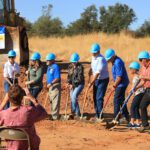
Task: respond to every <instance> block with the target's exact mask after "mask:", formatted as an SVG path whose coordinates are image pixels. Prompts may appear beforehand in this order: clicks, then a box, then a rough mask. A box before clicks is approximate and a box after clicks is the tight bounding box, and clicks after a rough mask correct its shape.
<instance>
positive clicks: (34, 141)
mask: <svg viewBox="0 0 150 150" xmlns="http://www.w3.org/2000/svg"><path fill="white" fill-rule="evenodd" d="M24 95H25V91H24V90H23V89H22V88H21V87H20V86H19V85H16V86H11V87H10V89H9V92H8V98H9V101H10V104H11V107H10V108H9V109H7V110H1V111H0V126H7V127H14V128H23V129H25V131H26V132H27V133H28V134H29V138H30V143H31V150H38V149H39V144H40V138H39V137H38V135H37V134H36V131H35V126H34V123H35V122H37V121H40V120H42V119H44V118H46V117H47V113H46V111H45V109H44V108H43V107H42V106H41V105H40V104H38V103H37V102H36V100H35V99H34V98H33V97H31V95H28V96H26V99H28V100H30V101H31V102H32V103H33V104H34V106H35V107H31V106H22V105H21V104H22V99H23V97H24ZM3 103H5V102H3ZM2 105H4V104H2ZM2 105H1V106H2ZM2 107H3V106H2ZM2 107H1V109H2ZM7 149H8V150H27V149H28V143H27V142H26V141H8V142H7Z"/></svg>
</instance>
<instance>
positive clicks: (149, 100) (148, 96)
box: [140, 89, 150, 127]
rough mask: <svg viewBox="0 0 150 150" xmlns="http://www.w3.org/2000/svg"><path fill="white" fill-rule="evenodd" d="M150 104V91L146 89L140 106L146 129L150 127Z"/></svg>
mask: <svg viewBox="0 0 150 150" xmlns="http://www.w3.org/2000/svg"><path fill="white" fill-rule="evenodd" d="M149 104H150V89H146V92H145V93H144V96H143V98H142V101H141V104H140V109H141V119H142V125H143V126H144V127H146V126H148V125H149V124H148V114H147V108H148V105H149Z"/></svg>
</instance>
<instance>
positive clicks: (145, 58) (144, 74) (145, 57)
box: [137, 51, 150, 132]
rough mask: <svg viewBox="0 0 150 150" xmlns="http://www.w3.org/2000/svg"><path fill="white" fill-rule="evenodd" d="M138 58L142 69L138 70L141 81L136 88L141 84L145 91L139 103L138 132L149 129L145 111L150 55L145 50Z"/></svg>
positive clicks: (149, 92)
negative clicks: (140, 124)
mask: <svg viewBox="0 0 150 150" xmlns="http://www.w3.org/2000/svg"><path fill="white" fill-rule="evenodd" d="M138 58H139V61H140V63H141V66H142V69H141V72H140V79H141V82H140V84H139V85H138V87H137V89H138V88H139V87H142V86H144V88H145V93H144V96H143V98H142V101H141V103H140V109H141V120H142V126H141V127H140V128H139V129H138V131H139V132H143V131H144V130H149V129H150V127H149V123H148V113H147V108H148V106H149V105H150V55H149V53H148V52H147V51H142V52H141V53H140V54H139V56H138Z"/></svg>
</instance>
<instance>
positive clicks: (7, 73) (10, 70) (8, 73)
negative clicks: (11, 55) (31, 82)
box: [3, 61, 20, 79]
mask: <svg viewBox="0 0 150 150" xmlns="http://www.w3.org/2000/svg"><path fill="white" fill-rule="evenodd" d="M14 73H15V74H18V73H20V67H19V65H18V64H17V63H14V64H11V63H10V62H9V61H7V62H6V63H5V64H4V73H3V75H4V78H12V79H14Z"/></svg>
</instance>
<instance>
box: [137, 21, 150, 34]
mask: <svg viewBox="0 0 150 150" xmlns="http://www.w3.org/2000/svg"><path fill="white" fill-rule="evenodd" d="M135 36H136V37H144V36H150V20H149V21H147V20H146V21H145V22H144V23H143V24H142V26H141V27H140V28H139V29H138V30H136V32H135Z"/></svg>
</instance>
